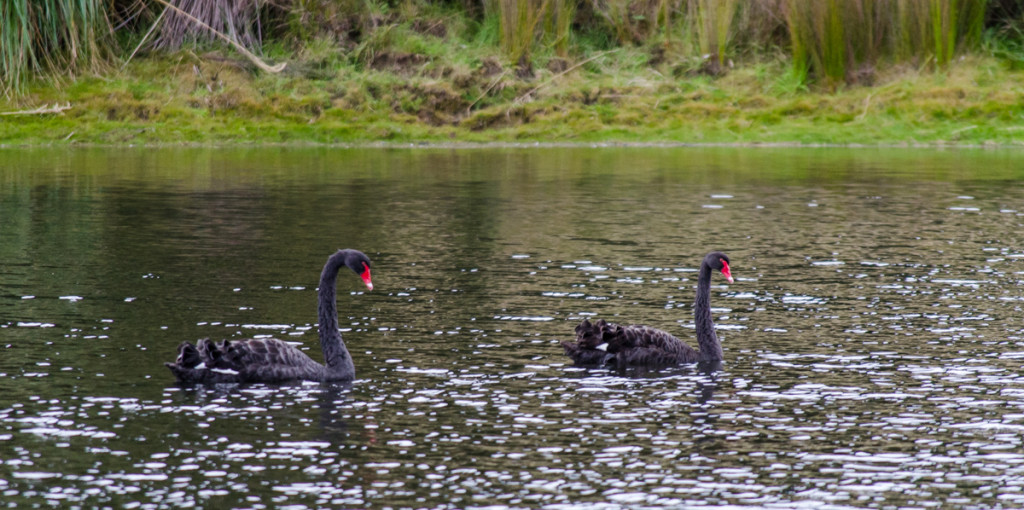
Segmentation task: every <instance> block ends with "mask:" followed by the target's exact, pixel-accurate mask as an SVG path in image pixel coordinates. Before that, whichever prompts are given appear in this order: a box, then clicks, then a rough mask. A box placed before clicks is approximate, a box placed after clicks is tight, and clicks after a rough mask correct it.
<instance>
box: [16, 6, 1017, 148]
mask: <svg viewBox="0 0 1024 510" xmlns="http://www.w3.org/2000/svg"><path fill="white" fill-rule="evenodd" d="M39 1H43V2H50V3H53V4H55V5H56V4H64V5H66V6H68V9H66V10H63V11H53V12H64V13H65V14H66V15H67V16H69V17H68V18H66V19H64V21H74V23H70V24H68V23H63V24H62V23H61V19H57V18H53V16H52V13H51V15H50V16H51V17H50V18H46V19H42V18H32V20H34V22H33V24H32V26H33V27H35V29H36V30H40V32H41V33H42V35H45V37H43V36H42V35H40V36H37V37H34V38H29V39H30V41H29V40H27V39H25V38H21V39H18V38H13V37H11V36H10V34H11V33H12V32H13V28H12V23H16V21H17V19H18V18H17V16H14V15H12V12H15V11H7V12H0V19H3V20H4V22H3V23H6V24H7V25H6V26H3V27H0V71H3V75H2V77H3V78H2V79H0V82H2V83H0V84H2V86H3V90H4V92H5V94H4V96H3V97H2V98H0V113H4V114H11V115H3V116H0V144H2V145H41V144H73V143H92V144H126V143H133V144H135V143H147V144H210V143H214V144H225V143H326V144H331V143H366V142H376V141H385V142H394V143H407V142H436V143H449V142H495V141H499V142H532V141H544V142H580V143H585V142H662V143H742V144H747V143H797V144H869V145H879V144H883V145H889V144H935V145H939V144H972V145H1017V144H1020V143H1021V142H1024V79H1022V78H1024V66H1022V65H1021V63H1022V62H1024V37H1022V33H1024V31H1022V30H1021V27H1024V5H1021V4H1024V2H1013V1H1001V2H1000V1H988V2H986V1H983V0H850V1H842V2H840V1H838V0H821V1H818V0H753V1H750V2H738V1H736V0H674V1H672V0H648V1H640V0H620V1H612V0H606V1H601V2H598V1H596V0H595V1H592V2H569V1H567V0H543V1H541V0H524V1H511V0H484V1H483V2H482V3H475V2H469V1H463V2H452V3H436V2H435V3H431V2H426V1H422V0H396V1H393V2H383V1H379V2H374V1H362V2H356V1H352V0H288V1H285V0H281V1H279V2H271V3H264V2H257V1H255V0H253V1H252V2H248V3H247V2H244V1H236V2H234V3H233V5H236V6H243V7H244V6H247V5H248V6H251V9H248V10H246V9H235V10H233V11H231V14H232V15H233V16H235V18H232V19H225V16H227V14H226V13H227V12H228V11H217V9H216V8H215V7H216V6H217V5H220V4H223V3H224V2H221V0H206V1H203V2H200V1H197V0H176V1H174V2H171V3H172V4H174V5H175V6H176V7H179V8H181V9H184V10H186V11H188V12H189V13H191V14H192V17H191V18H189V17H184V16H181V15H178V14H175V11H174V10H172V9H170V8H166V7H165V8H161V5H163V3H164V2H163V1H162V0H157V1H156V2H153V3H152V4H149V3H147V2H134V1H133V2H128V1H122V0H106V2H107V4H106V5H108V7H109V10H108V11H105V12H100V11H97V10H96V9H91V10H90V9H88V8H86V7H89V6H92V7H94V6H95V5H96V4H97V0H39ZM19 3H22V4H23V7H24V10H23V11H18V12H22V14H25V13H28V18H31V17H32V16H33V14H32V9H31V8H30V7H31V5H33V2H31V1H30V0H12V2H10V3H5V4H4V5H5V6H6V7H0V10H3V9H4V8H7V9H10V8H11V6H12V5H16V4H19ZM140 5H148V7H145V8H140V7H139V6H140ZM211 6H212V7H211ZM133 9H134V10H133ZM204 9H205V10H204ZM35 15H38V13H36V14H35ZM193 18H194V19H193ZM196 19H198V20H199V21H204V22H205V23H207V24H209V25H211V26H212V28H215V29H218V30H219V31H221V33H222V34H224V35H227V36H228V39H229V40H231V41H232V42H233V43H235V44H237V45H238V46H239V47H240V48H241V49H236V48H235V47H234V46H232V45H231V44H227V43H224V42H222V41H221V40H220V39H217V38H215V37H214V36H213V35H212V33H211V32H210V31H209V30H206V29H202V28H197V27H199V25H198V24H197V23H196V22H195V20H196ZM43 21H45V22H47V23H51V25H46V24H45V23H43ZM108 24H109V25H108ZM115 24H117V26H118V27H120V28H119V29H118V30H111V28H113V27H114V26H115ZM68 26H74V27H77V29H76V30H77V31H76V32H75V33H70V32H69V31H65V28H64V27H68ZM40 27H44V28H40ZM229 28H230V29H231V30H229ZM22 33H24V30H22ZM31 41H38V42H31ZM69 42H72V44H71V45H72V46H73V47H77V48H80V49H79V51H77V52H76V53H64V52H63V51H64V50H63V49H65V48H67V47H68V45H69ZM12 48H14V49H12ZM245 48H248V49H249V50H252V51H253V52H254V53H257V54H258V55H259V56H258V57H257V56H255V55H251V54H247V51H246V50H245ZM19 52H20V54H22V55H30V57H31V58H28V59H25V60H17V59H16V58H14V56H16V55H17V54H19ZM267 63H272V64H277V65H278V66H280V64H285V65H284V69H283V70H282V71H280V72H274V71H268V69H270V68H271V66H269V65H268V64H267ZM261 66H262V67H261ZM57 70H71V71H72V75H71V76H68V75H65V74H63V73H62V72H57Z"/></svg>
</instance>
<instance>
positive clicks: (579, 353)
mask: <svg viewBox="0 0 1024 510" xmlns="http://www.w3.org/2000/svg"><path fill="white" fill-rule="evenodd" d="M712 270H716V271H720V272H721V273H722V274H723V275H724V276H725V277H726V279H728V280H729V282H730V283H732V281H733V278H732V273H731V272H730V269H729V257H727V256H726V255H725V254H724V253H722V252H717V251H715V252H711V253H709V254H707V255H706V256H705V257H704V260H703V261H702V262H701V266H700V273H699V275H698V277H697V299H696V301H695V303H694V307H693V315H694V323H695V324H696V327H697V345H698V347H699V350H698V349H694V348H693V347H690V346H689V345H687V344H686V343H685V342H683V341H682V340H680V339H678V338H676V337H675V336H673V335H671V334H669V333H667V332H665V331H662V330H660V329H656V328H652V327H650V326H641V325H632V324H631V325H620V324H615V323H612V322H605V321H604V320H603V319H598V320H597V321H595V322H590V320H588V319H584V320H583V322H581V323H580V325H578V326H576V340H575V341H564V342H562V347H563V348H564V349H565V354H566V355H567V356H569V357H570V358H572V360H573V361H574V362H575V363H576V364H577V365H598V366H600V365H613V366H617V367H628V366H642V367H655V366H669V365H678V364H681V363H697V362H714V361H721V360H722V356H723V352H722V344H721V342H719V340H718V335H717V334H716V333H715V324H714V321H713V320H712V318H711V298H710V294H711V272H712Z"/></svg>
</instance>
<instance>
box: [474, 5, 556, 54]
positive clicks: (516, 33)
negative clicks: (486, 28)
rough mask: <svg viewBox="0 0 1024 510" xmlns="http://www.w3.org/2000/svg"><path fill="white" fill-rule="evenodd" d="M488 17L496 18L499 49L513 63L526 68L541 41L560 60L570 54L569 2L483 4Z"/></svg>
mask: <svg viewBox="0 0 1024 510" xmlns="http://www.w3.org/2000/svg"><path fill="white" fill-rule="evenodd" d="M484 10H485V13H486V15H487V16H497V17H498V24H499V26H500V27H501V29H500V34H501V49H502V51H504V52H505V54H506V55H507V56H508V57H509V58H510V59H511V60H512V61H513V62H519V63H522V64H524V65H525V64H528V63H529V62H530V59H531V58H532V54H533V50H534V47H535V46H536V45H537V44H538V43H540V42H541V41H543V42H544V43H546V44H547V45H551V46H553V47H554V49H555V52H556V53H557V54H559V55H561V56H567V55H568V54H569V42H570V38H571V35H572V33H571V31H572V23H573V16H574V14H575V12H576V3H575V2H573V1H572V0H485V2H484Z"/></svg>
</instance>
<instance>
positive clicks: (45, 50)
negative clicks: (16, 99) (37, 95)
mask: <svg viewBox="0 0 1024 510" xmlns="http://www.w3.org/2000/svg"><path fill="white" fill-rule="evenodd" d="M102 7H103V6H102V5H101V1H100V0H2V1H0V89H2V91H3V93H4V95H5V96H11V95H12V94H13V93H14V92H16V91H18V90H20V89H21V87H22V86H23V85H24V84H25V82H26V80H27V79H28V78H29V77H30V76H32V75H33V74H49V75H50V76H52V77H54V78H57V79H59V78H61V77H63V76H68V77H71V76H74V75H75V74H77V73H78V72H81V71H84V70H89V69H95V68H96V67H98V66H99V65H100V63H101V62H102V61H103V60H104V58H106V57H108V56H109V50H110V49H111V48H112V46H113V44H114V41H113V38H112V37H111V33H112V28H111V25H110V23H109V21H108V18H107V16H106V13H105V11H104V10H103V8H102Z"/></svg>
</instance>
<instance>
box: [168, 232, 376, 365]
mask: <svg viewBox="0 0 1024 510" xmlns="http://www.w3.org/2000/svg"><path fill="white" fill-rule="evenodd" d="M342 267H348V268H349V269H351V270H352V271H353V272H355V273H356V274H357V275H359V277H360V278H362V280H363V283H364V284H366V288H367V289H369V290H373V281H372V280H371V279H370V259H369V258H367V256H366V255H365V254H363V252H361V251H358V250H339V251H338V252H336V253H334V254H333V255H331V256H330V257H329V258H328V259H327V263H326V264H324V269H323V272H322V273H320V289H319V294H318V302H319V305H318V307H317V312H318V318H319V321H320V348H321V349H322V350H323V353H324V364H323V365H321V364H320V363H317V362H316V361H313V359H311V358H310V357H309V356H307V355H306V353H304V352H302V351H301V350H299V349H297V348H295V347H294V346H292V345H291V344H288V343H287V342H283V341H281V340H278V339H276V338H248V339H244V340H222V341H220V342H213V341H211V340H209V339H203V340H200V341H199V342H197V343H196V345H192V344H190V343H188V342H183V343H182V344H181V345H179V346H178V358H177V360H176V361H175V362H174V363H165V365H167V368H170V369H171V372H173V373H174V376H175V377H176V378H177V379H178V381H179V382H184V383H224V382H237V383H250V382H286V381H295V380H306V381H323V382H329V381H351V380H352V379H354V378H355V375H356V369H355V365H354V364H353V363H352V356H351V355H349V352H348V349H347V348H345V342H344V340H342V338H341V332H340V331H339V330H338V307H337V296H336V286H337V279H338V271H339V270H341V268H342Z"/></svg>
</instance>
